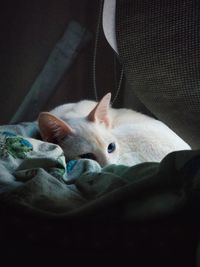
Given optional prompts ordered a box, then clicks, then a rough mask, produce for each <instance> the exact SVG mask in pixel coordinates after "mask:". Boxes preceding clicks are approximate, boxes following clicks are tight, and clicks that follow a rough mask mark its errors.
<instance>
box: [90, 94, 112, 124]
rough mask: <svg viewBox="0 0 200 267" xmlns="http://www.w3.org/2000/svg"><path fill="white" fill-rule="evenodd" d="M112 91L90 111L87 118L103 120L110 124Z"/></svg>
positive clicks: (93, 120) (94, 120)
mask: <svg viewBox="0 0 200 267" xmlns="http://www.w3.org/2000/svg"><path fill="white" fill-rule="evenodd" d="M110 99H111V93H108V94H106V95H105V96H104V97H103V98H102V99H101V100H100V101H99V103H98V104H97V105H96V106H95V107H94V109H93V110H92V111H91V112H90V113H89V115H88V116H87V119H88V120H89V121H92V122H96V121H99V122H101V123H102V122H103V123H104V124H105V125H106V126H107V127H109V126H110V119H109V112H108V111H109V107H110Z"/></svg>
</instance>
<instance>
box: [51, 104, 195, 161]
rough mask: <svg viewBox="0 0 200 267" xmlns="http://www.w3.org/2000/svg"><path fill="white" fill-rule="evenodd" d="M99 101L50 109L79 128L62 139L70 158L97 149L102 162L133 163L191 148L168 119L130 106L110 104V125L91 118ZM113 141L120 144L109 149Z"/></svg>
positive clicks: (55, 114) (52, 112)
mask: <svg viewBox="0 0 200 267" xmlns="http://www.w3.org/2000/svg"><path fill="white" fill-rule="evenodd" d="M96 105H97V102H94V101H89V100H83V101H80V102H78V103H70V104H65V105H61V106H59V107H57V108H55V109H53V110H52V111H51V112H50V113H51V114H53V115H54V116H56V117H58V118H60V119H62V120H63V121H64V122H66V123H67V124H68V125H69V126H70V127H71V128H72V129H73V130H74V131H75V135H73V134H72V135H69V136H67V137H66V138H64V139H63V140H62V142H60V146H61V147H62V148H63V150H64V152H65V155H66V157H67V159H74V158H78V156H79V155H82V154H85V153H93V154H95V156H96V160H97V161H98V162H99V163H100V165H101V166H105V165H108V164H112V163H114V164H124V165H128V166H132V165H135V164H138V163H141V162H148V161H155V162H159V161H161V160H162V159H163V158H164V157H165V156H166V155H167V154H168V153H170V152H172V151H178V150H188V149H190V146H189V145H188V144H187V143H185V142H184V141H183V140H182V139H181V138H180V137H179V136H178V135H176V134H175V133H174V132H173V131H172V130H171V129H169V127H167V126H166V125H165V124H164V123H162V122H160V121H158V120H156V119H154V118H151V117H149V116H146V115H144V114H141V113H138V112H136V111H133V110H130V109H113V108H109V110H108V116H109V120H110V123H111V127H109V128H108V127H106V126H105V125H104V124H103V123H99V122H95V123H94V122H90V121H88V120H87V116H88V114H89V113H90V112H91V110H93V109H94V108H95V106H96ZM56 134H58V133H57V132H56ZM112 142H114V143H115V144H116V150H115V151H113V153H108V152H107V147H108V145H109V144H110V143H112Z"/></svg>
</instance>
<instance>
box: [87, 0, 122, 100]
mask: <svg viewBox="0 0 200 267" xmlns="http://www.w3.org/2000/svg"><path fill="white" fill-rule="evenodd" d="M103 4H104V0H100V4H99V12H98V20H97V27H96V33H95V42H94V53H93V64H92V77H93V88H94V96H95V99H96V101H98V93H97V83H96V58H97V48H98V41H99V34H100V25H101V19H102V13H103ZM123 75H124V70H123V68H122V69H121V73H120V79H119V83H118V87H117V91H116V94H115V96H114V99H113V101H112V102H111V104H112V105H113V103H114V102H115V100H116V99H117V97H118V95H119V92H120V89H121V85H122V80H123Z"/></svg>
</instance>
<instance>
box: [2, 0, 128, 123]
mask: <svg viewBox="0 0 200 267" xmlns="http://www.w3.org/2000/svg"><path fill="white" fill-rule="evenodd" d="M98 13H99V1H97V0H93V1H89V0H81V1H80V0H73V1H71V0H59V1H56V0H41V1H25V0H23V1H22V0H20V1H13V2H11V1H7V2H6V3H4V4H2V8H1V14H0V17H1V42H0V58H1V70H0V72H1V75H0V76H1V79H0V114H1V115H0V124H6V123H9V121H10V119H11V118H12V116H13V115H14V114H15V112H16V110H17V108H18V107H19V106H20V104H21V102H22V101H23V99H24V97H25V96H26V94H27V93H28V91H29V89H30V88H31V85H32V84H33V82H34V81H35V79H36V78H37V76H38V74H39V73H40V71H41V70H42V68H43V66H44V64H45V63H46V61H47V59H48V56H49V54H50V53H51V51H52V50H53V48H54V46H55V44H56V43H57V41H58V40H59V39H60V38H61V37H62V35H63V33H64V31H65V30H66V28H67V26H68V24H69V22H70V21H71V20H75V21H77V22H79V23H80V24H81V26H83V27H86V29H88V30H89V31H90V32H91V34H92V38H91V41H90V42H89V43H88V44H87V45H86V46H85V47H84V48H83V49H82V50H81V51H80V53H79V55H78V56H77V58H76V60H75V61H74V62H73V64H72V66H71V68H70V69H69V71H68V72H67V73H65V75H64V76H63V77H62V79H61V80H60V82H59V84H58V86H57V88H56V90H55V92H54V94H53V95H52V96H51V98H50V99H49V100H48V101H47V103H46V104H45V106H44V108H43V110H49V109H51V108H53V107H55V106H57V105H60V104H62V103H67V102H75V101H79V100H81V99H84V98H88V99H94V89H93V82H92V79H93V78H92V60H93V52H94V40H95V31H96V25H97V18H98ZM119 74H120V65H119V63H118V59H117V57H116V55H115V53H114V52H113V51H112V49H111V48H110V46H109V44H108V43H107V41H106V39H105V36H104V34H103V31H102V28H101V31H100V36H99V43H98V50H97V70H96V80H97V89H98V94H99V97H101V96H103V95H104V94H105V93H106V92H108V91H111V92H112V93H113V95H114V94H115V91H116V89H117V84H118V80H119ZM123 84H124V83H123ZM122 92H123V86H122V89H121V93H120V95H119V98H118V99H117V100H116V102H115V104H114V106H115V107H118V106H122V102H123V97H122V96H123V93H122Z"/></svg>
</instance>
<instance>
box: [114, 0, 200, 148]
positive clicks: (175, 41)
mask: <svg viewBox="0 0 200 267" xmlns="http://www.w3.org/2000/svg"><path fill="white" fill-rule="evenodd" d="M116 31H117V42H118V49H119V55H120V60H121V63H122V64H123V65H124V70H125V75H126V79H127V80H128V82H129V84H130V86H131V90H132V91H133V93H134V94H136V96H137V97H138V98H139V99H140V101H141V102H142V103H143V104H144V105H145V106H146V107H147V108H148V109H149V110H150V111H151V112H152V113H153V114H154V115H155V116H156V117H157V118H158V119H160V120H162V121H163V122H165V123H166V124H167V125H168V126H170V127H171V128H172V129H173V130H174V131H175V132H176V133H177V134H179V135H180V136H181V137H182V138H183V139H185V140H186V141H187V142H188V143H190V144H191V145H192V147H193V148H199V147H200V138H199V137H200V116H199V115H200V105H199V103H200V71H199V67H200V44H199V43H200V42H199V41H200V9H199V2H198V1H194V0H185V1H183V0H168V1H167V0H166V1H165V0H160V1H158V0H157V1H155V0H153V1H148V0H125V1H124V0H118V1H117V6H116Z"/></svg>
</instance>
